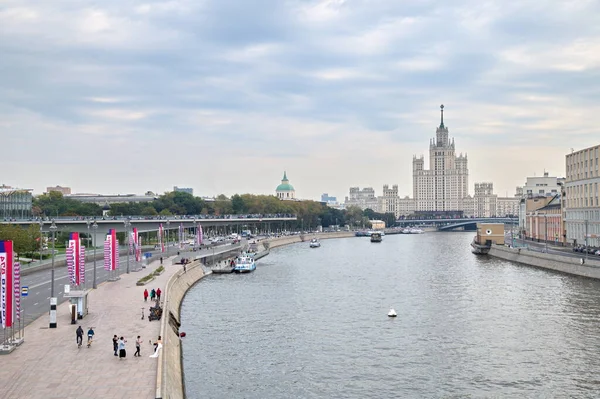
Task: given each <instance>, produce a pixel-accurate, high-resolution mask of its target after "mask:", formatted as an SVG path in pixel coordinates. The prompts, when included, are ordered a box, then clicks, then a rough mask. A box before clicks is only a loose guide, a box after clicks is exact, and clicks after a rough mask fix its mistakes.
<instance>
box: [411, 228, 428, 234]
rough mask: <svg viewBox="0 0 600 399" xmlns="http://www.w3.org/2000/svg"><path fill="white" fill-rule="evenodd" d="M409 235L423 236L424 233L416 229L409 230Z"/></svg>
mask: <svg viewBox="0 0 600 399" xmlns="http://www.w3.org/2000/svg"><path fill="white" fill-rule="evenodd" d="M408 233H409V234H423V233H424V231H423V230H421V229H417V228H415V227H413V228H410V229H408Z"/></svg>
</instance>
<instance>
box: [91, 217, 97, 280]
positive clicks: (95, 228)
mask: <svg viewBox="0 0 600 399" xmlns="http://www.w3.org/2000/svg"><path fill="white" fill-rule="evenodd" d="M92 230H94V282H93V285H92V288H94V289H96V288H98V287H97V286H96V246H97V245H96V233H97V232H98V223H96V221H95V220H94V224H93V225H92Z"/></svg>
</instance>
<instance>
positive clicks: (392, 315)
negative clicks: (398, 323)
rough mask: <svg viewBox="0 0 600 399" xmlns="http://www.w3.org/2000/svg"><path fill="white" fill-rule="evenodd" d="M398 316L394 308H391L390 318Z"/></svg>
mask: <svg viewBox="0 0 600 399" xmlns="http://www.w3.org/2000/svg"><path fill="white" fill-rule="evenodd" d="M396 316H398V315H397V314H396V311H395V310H394V308H391V309H390V311H389V312H388V317H396Z"/></svg>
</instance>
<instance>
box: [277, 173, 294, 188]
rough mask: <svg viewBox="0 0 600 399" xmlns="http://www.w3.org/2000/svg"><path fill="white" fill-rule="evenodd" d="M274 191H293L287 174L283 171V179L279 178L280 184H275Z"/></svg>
mask: <svg viewBox="0 0 600 399" xmlns="http://www.w3.org/2000/svg"><path fill="white" fill-rule="evenodd" d="M275 191H295V190H294V186H292V185H291V184H290V181H289V180H288V178H287V174H286V173H285V172H283V179H281V184H280V185H278V186H277V188H276V189H275Z"/></svg>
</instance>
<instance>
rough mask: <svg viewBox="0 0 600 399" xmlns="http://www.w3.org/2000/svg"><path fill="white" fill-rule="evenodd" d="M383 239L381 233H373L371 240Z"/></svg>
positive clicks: (378, 240) (379, 240)
mask: <svg viewBox="0 0 600 399" xmlns="http://www.w3.org/2000/svg"><path fill="white" fill-rule="evenodd" d="M382 240H383V238H382V237H381V233H371V242H381V241H382Z"/></svg>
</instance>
